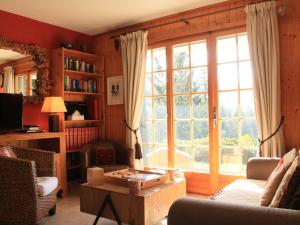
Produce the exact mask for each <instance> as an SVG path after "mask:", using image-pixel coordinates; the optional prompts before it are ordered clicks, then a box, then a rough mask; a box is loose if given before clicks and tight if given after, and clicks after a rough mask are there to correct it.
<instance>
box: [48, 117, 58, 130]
mask: <svg viewBox="0 0 300 225" xmlns="http://www.w3.org/2000/svg"><path fill="white" fill-rule="evenodd" d="M48 126H49V132H59V115H58V114H50V115H49V117H48Z"/></svg>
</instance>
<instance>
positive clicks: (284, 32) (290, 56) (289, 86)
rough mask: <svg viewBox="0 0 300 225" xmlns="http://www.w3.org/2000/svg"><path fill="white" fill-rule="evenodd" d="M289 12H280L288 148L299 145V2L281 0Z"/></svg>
mask: <svg viewBox="0 0 300 225" xmlns="http://www.w3.org/2000/svg"><path fill="white" fill-rule="evenodd" d="M279 4H285V5H287V7H288V8H287V12H286V14H285V15H283V16H279V18H278V19H279V41H280V76H281V108H282V114H283V115H284V116H285V122H284V137H285V144H286V149H287V150H290V149H292V148H295V147H296V148H300V112H299V110H300V101H299V99H300V85H299V84H300V76H299V74H300V67H299V63H300V61H299V59H300V41H299V39H300V4H299V1H298V0H280V1H279Z"/></svg>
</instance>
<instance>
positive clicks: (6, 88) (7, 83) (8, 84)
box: [3, 66, 15, 93]
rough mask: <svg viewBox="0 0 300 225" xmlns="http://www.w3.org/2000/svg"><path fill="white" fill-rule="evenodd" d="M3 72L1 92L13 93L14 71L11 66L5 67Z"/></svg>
mask: <svg viewBox="0 0 300 225" xmlns="http://www.w3.org/2000/svg"><path fill="white" fill-rule="evenodd" d="M3 70H4V80H3V92H4V93H15V76H14V69H13V68H12V67H11V66H6V67H4V68H3Z"/></svg>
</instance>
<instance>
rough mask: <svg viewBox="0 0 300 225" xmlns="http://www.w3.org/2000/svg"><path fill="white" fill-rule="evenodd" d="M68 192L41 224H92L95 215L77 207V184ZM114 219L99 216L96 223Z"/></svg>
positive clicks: (103, 224)
mask: <svg viewBox="0 0 300 225" xmlns="http://www.w3.org/2000/svg"><path fill="white" fill-rule="evenodd" d="M69 192H70V193H69V194H68V196H67V197H65V198H63V199H59V200H58V203H57V205H56V207H57V208H56V214H55V215H54V216H48V217H45V218H44V219H43V220H42V223H41V225H92V224H93V222H94V220H95V216H93V215H89V214H85V213H81V212H80V209H79V185H74V184H73V185H71V186H70V187H69ZM115 224H117V223H116V222H114V221H111V220H107V219H103V218H100V220H99V222H98V225H115ZM166 224H167V220H166V219H163V220H162V221H161V222H160V223H158V224H156V225H166Z"/></svg>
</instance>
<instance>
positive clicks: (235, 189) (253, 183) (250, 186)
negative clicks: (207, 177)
mask: <svg viewBox="0 0 300 225" xmlns="http://www.w3.org/2000/svg"><path fill="white" fill-rule="evenodd" d="M265 184H266V181H264V180H251V179H239V180H236V181H234V182H233V183H231V184H229V185H227V186H226V187H225V188H224V189H222V191H220V192H219V193H218V194H217V195H215V196H214V197H213V198H211V199H213V200H217V201H225V202H235V203H240V204H251V205H259V198H260V196H261V194H262V192H263V190H264V186H265Z"/></svg>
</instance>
